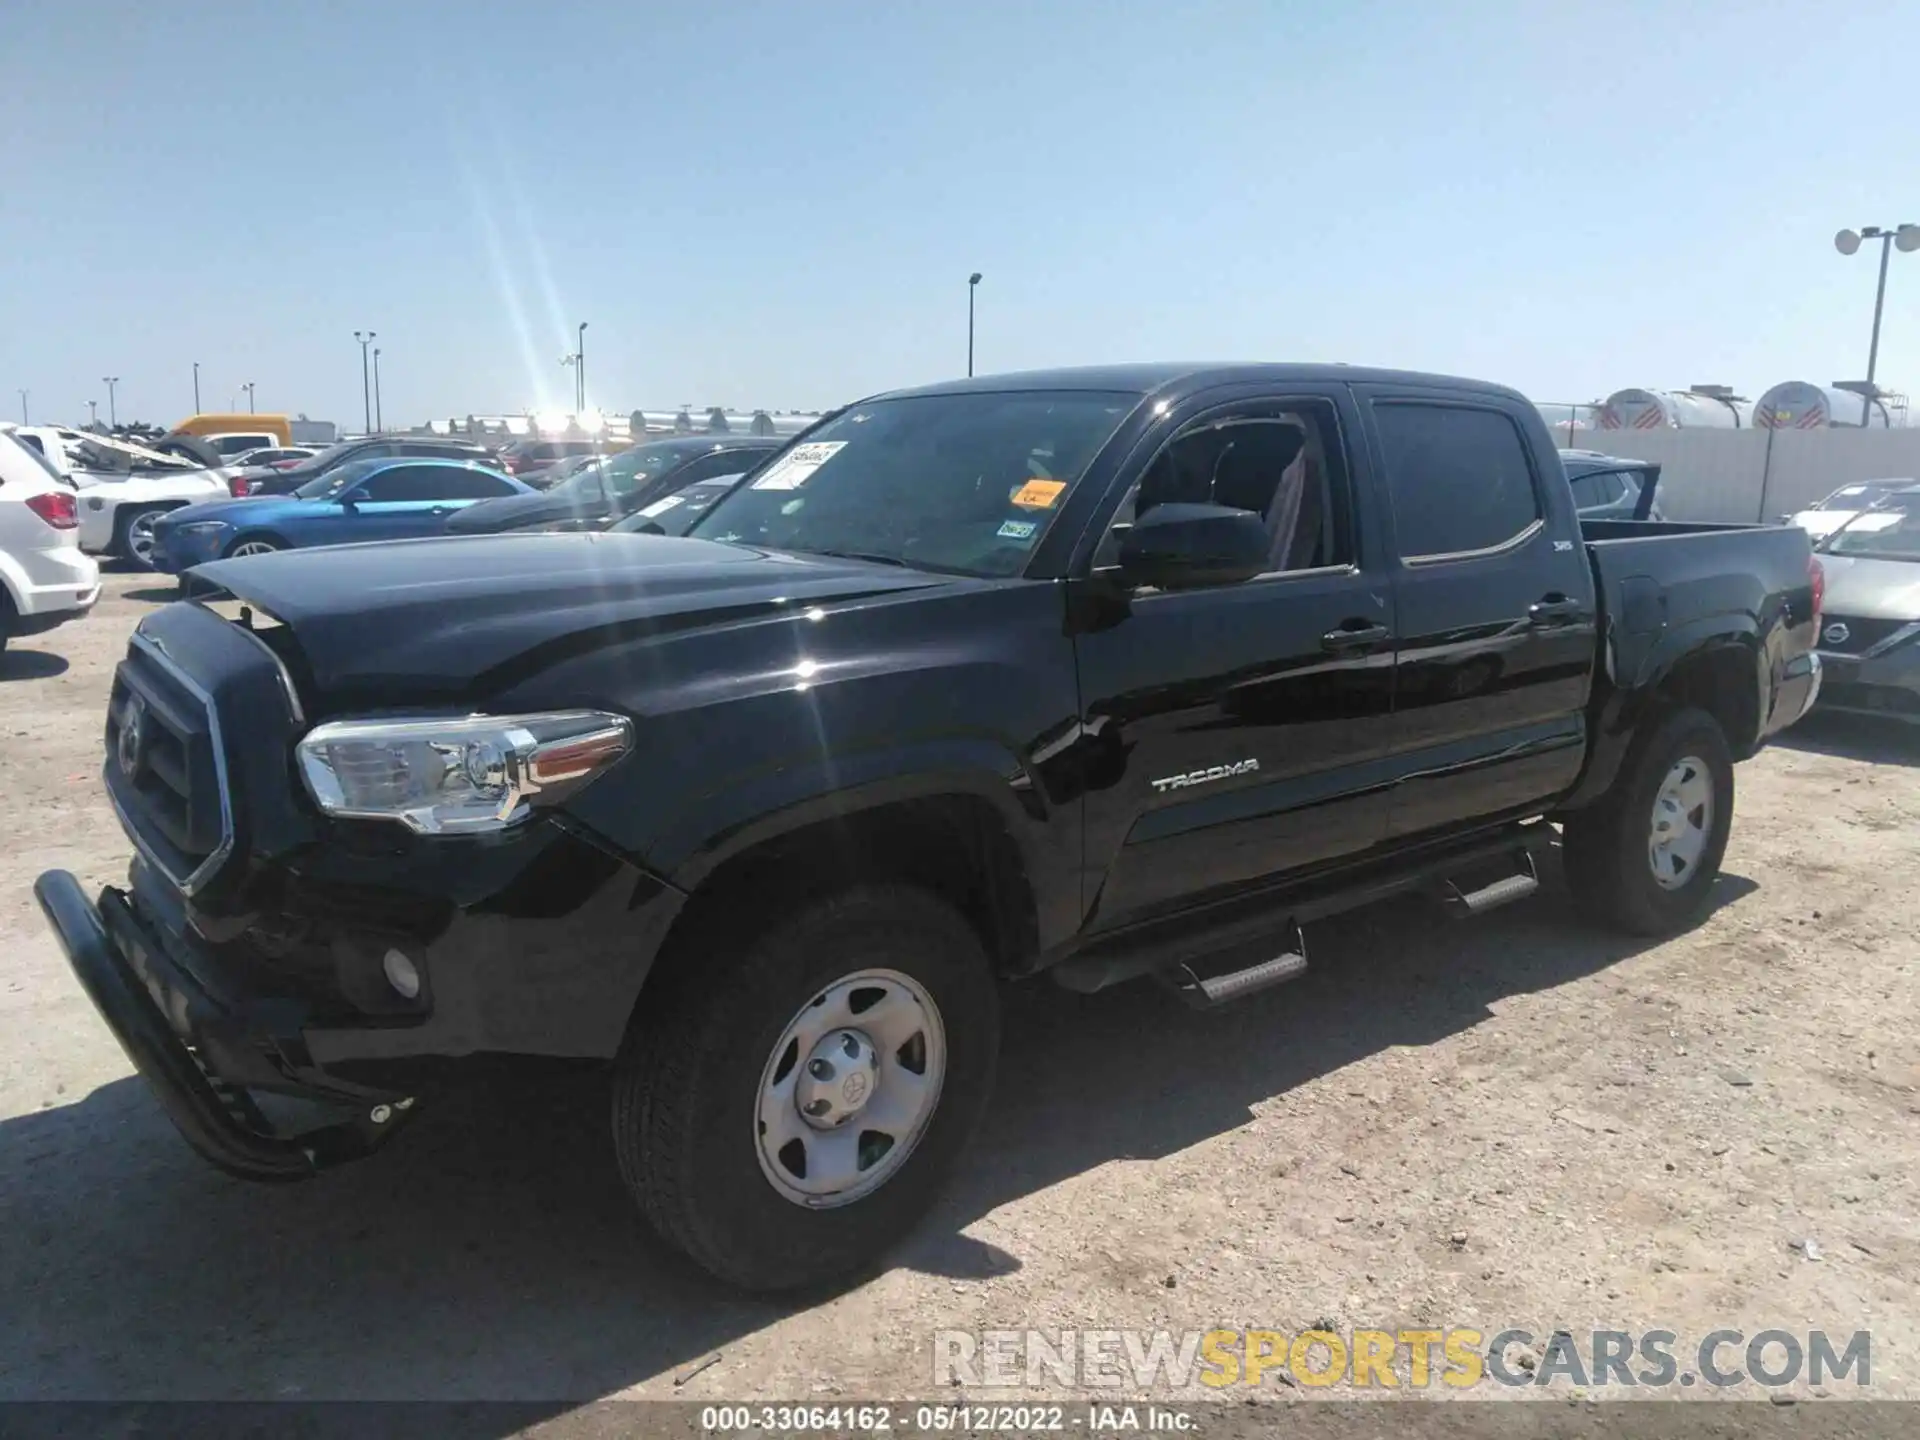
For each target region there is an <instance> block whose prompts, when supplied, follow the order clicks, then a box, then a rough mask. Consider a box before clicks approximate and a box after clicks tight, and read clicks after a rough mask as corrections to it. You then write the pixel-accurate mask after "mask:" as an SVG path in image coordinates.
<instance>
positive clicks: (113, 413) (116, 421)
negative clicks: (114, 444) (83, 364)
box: [100, 375, 120, 430]
mask: <svg viewBox="0 0 1920 1440" xmlns="http://www.w3.org/2000/svg"><path fill="white" fill-rule="evenodd" d="M100 383H101V384H102V385H104V386H106V387H107V428H108V429H109V430H117V429H119V428H120V412H119V410H118V409H116V408H115V405H114V399H113V387H114V386H116V385H118V384H119V383H120V377H119V376H118V375H102V376H101V377H100Z"/></svg>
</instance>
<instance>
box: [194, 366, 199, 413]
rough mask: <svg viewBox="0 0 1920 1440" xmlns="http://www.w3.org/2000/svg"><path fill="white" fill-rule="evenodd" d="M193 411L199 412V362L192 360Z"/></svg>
mask: <svg viewBox="0 0 1920 1440" xmlns="http://www.w3.org/2000/svg"><path fill="white" fill-rule="evenodd" d="M193 413H194V414H196V415H198V414H199V413H200V362H199V361H198V360H196V361H194V362H193Z"/></svg>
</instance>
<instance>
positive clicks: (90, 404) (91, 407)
mask: <svg viewBox="0 0 1920 1440" xmlns="http://www.w3.org/2000/svg"><path fill="white" fill-rule="evenodd" d="M87 428H88V429H89V430H98V429H99V428H100V402H99V401H98V400H89V401H87Z"/></svg>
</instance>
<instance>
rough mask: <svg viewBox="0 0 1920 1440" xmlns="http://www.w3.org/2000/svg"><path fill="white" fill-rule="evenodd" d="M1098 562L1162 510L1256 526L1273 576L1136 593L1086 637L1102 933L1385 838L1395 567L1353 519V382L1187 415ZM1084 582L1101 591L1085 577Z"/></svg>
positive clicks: (1093, 900) (1089, 874)
mask: <svg viewBox="0 0 1920 1440" xmlns="http://www.w3.org/2000/svg"><path fill="white" fill-rule="evenodd" d="M1173 418H1174V423H1173V425H1172V426H1171V427H1170V428H1169V430H1168V431H1165V432H1163V434H1164V435H1165V436H1166V438H1165V439H1164V441H1163V442H1162V443H1161V445H1160V446H1159V448H1158V450H1157V451H1156V452H1155V453H1154V455H1153V458H1152V459H1151V460H1150V461H1149V462H1148V463H1147V464H1146V465H1145V467H1144V468H1143V469H1142V470H1141V471H1140V472H1139V473H1140V476H1141V478H1140V480H1139V482H1138V484H1137V485H1136V486H1135V487H1134V490H1133V492H1132V493H1131V494H1130V495H1129V496H1128V497H1127V499H1126V500H1125V501H1123V502H1122V504H1121V507H1120V509H1119V512H1118V514H1117V516H1116V518H1115V522H1114V525H1113V526H1112V528H1111V529H1110V530H1109V532H1108V534H1107V536H1106V537H1105V538H1104V539H1103V540H1102V542H1101V548H1100V550H1099V551H1097V552H1096V554H1095V558H1094V569H1095V576H1096V579H1095V581H1094V582H1091V583H1098V579H1099V577H1100V576H1101V575H1103V574H1105V575H1109V576H1110V575H1111V574H1112V573H1113V572H1112V570H1111V561H1112V559H1113V558H1114V556H1115V554H1116V553H1117V546H1118V535H1119V534H1120V533H1121V531H1122V530H1123V529H1124V527H1125V526H1126V525H1127V524H1128V523H1130V522H1131V519H1132V517H1133V515H1134V514H1135V513H1137V512H1141V511H1144V510H1145V509H1147V508H1149V507H1150V506H1152V505H1154V504H1160V503H1167V502H1195V501H1200V502H1212V503H1216V504H1223V505H1230V506H1233V507H1235V508H1239V509H1247V510H1253V511H1256V512H1258V513H1260V514H1261V515H1263V516H1264V517H1265V518H1266V520H1267V522H1268V532H1269V534H1270V535H1271V536H1272V551H1271V564H1272V568H1271V569H1270V571H1269V572H1268V573H1267V574H1264V575H1262V576H1260V577H1258V578H1256V579H1254V580H1250V581H1247V582H1245V583H1242V584H1238V585H1227V586H1219V587H1215V588H1209V589H1203V590H1194V591H1185V592H1180V593H1161V592H1156V591H1151V590H1141V591H1136V592H1134V593H1133V594H1131V595H1130V596H1129V597H1128V598H1127V600H1126V603H1125V608H1124V612H1123V613H1121V614H1120V615H1119V618H1117V619H1116V620H1114V621H1113V622H1112V623H1109V624H1106V625H1104V627H1103V628H1095V629H1088V630H1084V631H1083V632H1082V633H1079V634H1078V635H1077V636H1076V638H1075V648H1076V653H1077V658H1078V663H1079V669H1080V693H1081V697H1082V712H1083V713H1082V722H1081V723H1082V725H1083V727H1084V729H1085V731H1086V734H1087V737H1088V741H1089V744H1088V754H1089V756H1090V757H1092V764H1091V768H1090V773H1089V775H1088V778H1087V789H1086V791H1085V816H1086V831H1085V834H1086V842H1085V843H1086V854H1085V874H1086V886H1085V891H1086V894H1085V899H1086V902H1087V906H1088V910H1089V919H1088V923H1089V926H1090V927H1091V928H1095V929H1103V928H1107V927H1110V926H1113V925H1117V924H1123V923H1126V922H1128V921H1131V920H1138V919H1145V918H1149V917H1151V916H1153V915H1155V914H1161V913H1166V912H1169V911H1172V910H1175V909H1178V908H1181V907H1182V906H1184V905H1186V904H1189V903H1192V902H1195V901H1198V900H1204V899H1208V898H1213V897H1216V896H1222V895H1226V894H1230V893H1232V892H1233V891H1235V890H1237V889H1244V888H1250V887H1257V886H1258V885H1259V884H1260V883H1261V882H1262V881H1263V880H1265V879H1267V878H1268V877H1270V876H1273V875H1275V874H1277V873H1279V872H1285V871H1293V870H1297V869H1299V868H1301V867H1305V866H1312V865H1317V864H1321V863H1323V862H1328V861H1332V860H1336V859H1339V858H1342V857H1348V856H1353V855H1356V854H1358V853H1360V852H1362V851H1365V850H1367V849H1368V848H1369V847H1371V846H1373V845H1375V844H1377V843H1378V842H1379V841H1380V840H1381V839H1382V837H1383V835H1384V833H1385V826H1386V815H1387V792H1386V790H1385V788H1384V786H1383V784H1382V782H1381V777H1380V775H1379V774H1378V773H1377V772H1378V768H1379V766H1380V764H1381V763H1382V761H1383V760H1384V758H1385V757H1386V756H1387V754H1388V752H1389V749H1390V747H1391V730H1392V709H1393V637H1392V631H1393V621H1394V617H1393V606H1392V601H1391V595H1392V588H1391V577H1390V573H1389V572H1388V571H1387V569H1386V568H1385V567H1384V564H1383V560H1384V557H1383V556H1382V555H1381V554H1380V553H1379V547H1378V545H1377V543H1369V537H1368V536H1367V535H1365V534H1363V533H1362V531H1363V529H1365V528H1366V527H1364V526H1363V525H1362V524H1361V523H1359V522H1358V521H1357V519H1356V517H1357V516H1364V514H1365V512H1366V509H1367V508H1368V507H1365V506H1358V505H1356V504H1355V503H1354V498H1355V489H1356V482H1357V480H1358V479H1359V478H1362V477H1361V476H1359V475H1356V466H1355V464H1354V463H1352V462H1351V460H1350V455H1351V453H1352V452H1351V451H1350V449H1349V447H1348V446H1347V445H1346V444H1345V443H1343V435H1350V434H1353V433H1355V429H1356V423H1357V421H1356V416H1355V414H1354V412H1353V410H1352V404H1351V401H1350V400H1349V398H1348V397H1347V395H1346V393H1345V390H1344V387H1327V388H1326V389H1325V390H1323V391H1318V392H1314V391H1311V390H1310V391H1309V392H1308V393H1305V394H1289V395H1286V396H1275V397H1273V398H1271V399H1257V400H1248V401H1243V402H1236V403H1233V404H1230V405H1227V406H1219V407H1216V408H1213V409H1211V410H1201V411H1200V412H1199V413H1197V414H1194V415H1192V416H1191V418H1185V419H1184V420H1183V417H1180V416H1175V417H1173ZM1075 583H1080V584H1086V583H1090V582H1075Z"/></svg>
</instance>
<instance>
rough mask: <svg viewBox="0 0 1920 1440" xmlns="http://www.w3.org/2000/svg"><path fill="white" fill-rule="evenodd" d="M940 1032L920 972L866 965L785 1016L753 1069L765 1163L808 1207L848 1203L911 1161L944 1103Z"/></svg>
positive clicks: (772, 1179) (775, 1182)
mask: <svg viewBox="0 0 1920 1440" xmlns="http://www.w3.org/2000/svg"><path fill="white" fill-rule="evenodd" d="M946 1063H947V1042H946V1031H945V1028H944V1027H943V1026H942V1024H941V1022H940V1011H939V1008H938V1007H937V1006H936V1005H935V1004H934V1003H933V997H932V996H931V995H929V994H928V993H927V991H926V989H925V987H923V986H922V985H921V984H920V983H919V982H918V981H916V980H914V979H912V978H910V977H909V976H906V975H902V974H901V973H900V972H899V971H897V970H863V971H861V972H860V973H859V974H856V975H849V976H847V977H846V978H845V979H843V980H837V981H835V982H834V983H833V984H832V985H829V986H827V987H826V988H825V989H824V990H822V991H821V992H820V993H819V994H818V995H816V996H815V997H814V998H813V999H812V1000H811V1001H809V1002H808V1003H807V1004H806V1005H805V1006H804V1007H803V1008H802V1009H801V1011H800V1013H799V1014H798V1015H796V1016H794V1017H793V1019H792V1020H791V1021H789V1022H788V1024H787V1028H786V1029H785V1030H784V1031H782V1032H781V1035H780V1039H779V1040H778V1041H777V1042H776V1043H775V1045H774V1047H773V1053H772V1054H771V1055H769V1056H768V1057H767V1063H766V1066H765V1068H764V1069H763V1070H762V1071H761V1075H760V1093H759V1103H758V1107H757V1114H756V1115H755V1117H754V1118H755V1139H756V1142H757V1150H758V1153H759V1156H760V1170H761V1173H762V1174H764V1175H765V1176H766V1177H767V1180H768V1182H769V1183H770V1184H771V1185H772V1186H773V1187H774V1189H775V1190H777V1191H779V1192H780V1194H781V1195H782V1196H784V1197H785V1198H786V1199H788V1200H790V1201H792V1202H793V1203H794V1204H796V1205H804V1206H807V1207H808V1208H809V1209H817V1210H824V1209H831V1208H833V1207H834V1206H838V1205H847V1204H851V1203H852V1202H853V1201H855V1200H858V1199H860V1198H861V1197H862V1196H865V1195H869V1194H871V1193H872V1192H873V1191H875V1190H877V1189H879V1188H880V1186H882V1185H884V1184H886V1182H887V1181H888V1180H890V1179H892V1178H893V1176H894V1175H895V1174H897V1173H898V1172H899V1170H900V1167H901V1166H903V1165H904V1164H906V1162H907V1157H908V1156H910V1155H911V1154H912V1153H913V1148H914V1146H915V1145H917V1144H919V1142H920V1139H921V1137H922V1136H923V1135H924V1134H925V1133H926V1129H927V1125H928V1122H929V1121H931V1120H932V1118H933V1112H934V1110H935V1108H936V1107H937V1106H938V1105H939V1103H940V1087H941V1084H942V1082H943V1080H944V1079H945V1076H946Z"/></svg>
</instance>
